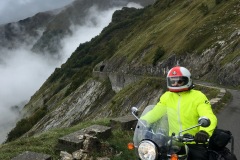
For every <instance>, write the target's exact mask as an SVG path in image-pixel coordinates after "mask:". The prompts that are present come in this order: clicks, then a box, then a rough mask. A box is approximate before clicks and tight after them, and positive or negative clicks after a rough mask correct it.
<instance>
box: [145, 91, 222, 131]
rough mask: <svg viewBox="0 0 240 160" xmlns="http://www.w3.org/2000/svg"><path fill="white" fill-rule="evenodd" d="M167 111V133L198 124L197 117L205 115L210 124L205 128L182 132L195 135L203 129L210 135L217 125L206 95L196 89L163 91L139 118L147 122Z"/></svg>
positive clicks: (153, 120) (155, 119)
mask: <svg viewBox="0 0 240 160" xmlns="http://www.w3.org/2000/svg"><path fill="white" fill-rule="evenodd" d="M165 111H167V115H168V122H169V130H170V131H169V135H171V134H172V133H173V132H174V133H175V134H177V133H178V132H179V131H182V130H185V129H187V128H189V127H192V126H195V125H196V124H198V119H199V117H207V118H209V119H210V121H211V125H210V126H209V127H207V128H203V127H197V128H194V129H191V130H188V131H186V132H183V134H184V133H190V134H192V135H195V134H196V133H197V132H198V131H200V130H204V131H206V132H207V133H208V134H209V135H210V136H211V135H212V133H213V130H214V129H215V127H216V125H217V118H216V116H215V115H214V113H213V111H212V108H211V105H210V102H209V101H208V99H207V97H206V96H205V95H204V94H203V93H202V92H201V91H198V90H194V89H191V90H189V91H184V92H178V93H176V92H169V91H167V92H166V93H164V94H163V95H162V96H161V98H160V101H159V102H158V103H157V105H156V106H155V107H154V108H153V109H152V110H151V111H150V112H148V113H147V114H146V115H144V116H143V117H141V119H143V120H146V121H147V122H148V123H153V122H155V121H157V120H158V119H159V118H160V117H162V116H163V114H165Z"/></svg>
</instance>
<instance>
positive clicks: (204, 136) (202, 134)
mask: <svg viewBox="0 0 240 160" xmlns="http://www.w3.org/2000/svg"><path fill="white" fill-rule="evenodd" d="M208 138H209V135H208V133H207V132H206V131H202V130H201V131H199V132H198V133H196V135H195V137H194V140H195V142H197V143H205V142H207V140H208Z"/></svg>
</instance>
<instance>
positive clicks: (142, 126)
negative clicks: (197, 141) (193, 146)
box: [130, 105, 210, 160]
mask: <svg viewBox="0 0 240 160" xmlns="http://www.w3.org/2000/svg"><path fill="white" fill-rule="evenodd" d="M152 108H153V105H151V106H147V107H146V108H145V110H144V111H143V112H142V115H141V116H140V117H142V116H143V115H145V114H146V113H147V112H148V111H150V110H151V109H152ZM131 112H132V114H133V116H134V117H135V118H136V119H137V120H138V123H137V125H136V128H135V131H134V137H133V147H132V149H133V148H134V150H135V152H136V155H137V156H138V159H139V160H186V159H187V155H188V151H189V149H188V146H187V145H186V143H185V142H193V141H194V137H193V136H192V135H191V134H186V131H189V130H191V129H194V128H197V127H199V126H201V127H208V126H209V125H210V120H209V119H208V118H206V117H200V118H199V120H198V124H196V125H195V126H192V127H190V128H188V129H185V130H182V131H179V132H178V133H172V134H171V135H169V123H168V116H169V115H168V114H165V115H164V116H163V117H161V118H160V119H159V120H158V121H157V122H154V123H151V124H148V123H147V122H146V121H143V120H142V119H141V118H139V117H138V116H137V114H138V109H137V108H136V107H132V109H131ZM183 133H185V134H183ZM130 148H131V147H130Z"/></svg>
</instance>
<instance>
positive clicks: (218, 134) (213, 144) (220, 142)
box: [209, 129, 232, 151]
mask: <svg viewBox="0 0 240 160" xmlns="http://www.w3.org/2000/svg"><path fill="white" fill-rule="evenodd" d="M231 138H232V133H231V132H230V131H227V130H223V129H215V130H214V132H213V134H212V136H211V138H210V140H209V148H211V149H213V150H216V151H218V150H222V149H223V148H224V147H225V146H226V145H227V144H228V143H229V141H230V140H231Z"/></svg>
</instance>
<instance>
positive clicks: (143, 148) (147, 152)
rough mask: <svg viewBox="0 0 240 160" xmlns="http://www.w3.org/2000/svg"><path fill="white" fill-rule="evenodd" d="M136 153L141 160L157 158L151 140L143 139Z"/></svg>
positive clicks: (155, 149)
mask: <svg viewBox="0 0 240 160" xmlns="http://www.w3.org/2000/svg"><path fill="white" fill-rule="evenodd" d="M138 154H139V157H140V158H141V160H155V159H156V158H157V148H156V146H155V144H154V143H152V142H151V141H147V140H144V141H142V142H141V143H140V145H139V147H138Z"/></svg>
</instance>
